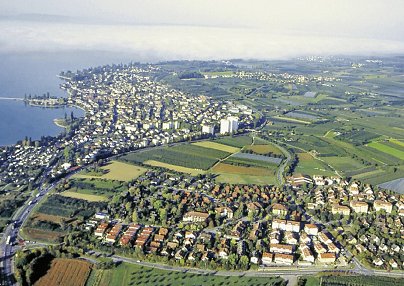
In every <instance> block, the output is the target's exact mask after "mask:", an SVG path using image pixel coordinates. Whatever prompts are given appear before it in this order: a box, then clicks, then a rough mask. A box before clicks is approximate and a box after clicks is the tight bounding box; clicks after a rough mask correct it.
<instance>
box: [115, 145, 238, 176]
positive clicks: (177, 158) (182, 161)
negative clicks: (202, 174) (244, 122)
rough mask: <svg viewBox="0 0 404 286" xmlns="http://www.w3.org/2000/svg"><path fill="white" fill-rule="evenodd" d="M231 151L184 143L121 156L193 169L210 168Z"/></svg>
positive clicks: (132, 159)
mask: <svg viewBox="0 0 404 286" xmlns="http://www.w3.org/2000/svg"><path fill="white" fill-rule="evenodd" d="M230 154H231V153H228V152H224V151H221V150H216V149H211V148H205V147H200V146H196V145H192V144H182V145H178V146H174V147H164V148H153V149H151V150H147V151H143V152H135V153H131V154H129V155H126V156H123V157H121V160H124V161H128V162H136V163H144V162H146V161H149V160H153V161H157V162H162V163H167V164H170V165H177V166H182V167H186V168H191V169H199V170H208V169H209V168H210V167H212V166H213V165H214V164H215V163H216V162H217V161H219V160H220V159H222V158H224V157H226V156H228V155H230Z"/></svg>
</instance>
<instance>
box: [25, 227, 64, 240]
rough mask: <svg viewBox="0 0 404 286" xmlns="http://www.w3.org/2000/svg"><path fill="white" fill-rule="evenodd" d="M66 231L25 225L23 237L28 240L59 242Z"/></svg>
mask: <svg viewBox="0 0 404 286" xmlns="http://www.w3.org/2000/svg"><path fill="white" fill-rule="evenodd" d="M65 234H66V233H65V232H60V231H49V230H42V229H38V228H31V227H25V228H24V229H23V230H22V233H21V235H22V237H24V238H25V239H27V240H34V241H46V242H59V239H60V238H61V237H63V236H64V235H65Z"/></svg>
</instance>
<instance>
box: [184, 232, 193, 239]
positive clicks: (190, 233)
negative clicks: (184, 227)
mask: <svg viewBox="0 0 404 286" xmlns="http://www.w3.org/2000/svg"><path fill="white" fill-rule="evenodd" d="M185 238H190V239H193V240H195V239H196V235H195V234H194V233H193V232H192V231H186V232H185Z"/></svg>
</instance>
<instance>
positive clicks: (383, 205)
mask: <svg viewBox="0 0 404 286" xmlns="http://www.w3.org/2000/svg"><path fill="white" fill-rule="evenodd" d="M373 207H374V208H375V210H376V211H377V212H378V211H381V210H384V211H386V213H391V211H392V209H393V205H392V204H391V203H389V202H386V201H382V200H375V201H374V202H373Z"/></svg>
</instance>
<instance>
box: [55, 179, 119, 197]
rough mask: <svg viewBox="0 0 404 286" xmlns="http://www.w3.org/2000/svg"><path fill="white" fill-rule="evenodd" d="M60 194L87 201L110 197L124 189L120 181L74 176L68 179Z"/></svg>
mask: <svg viewBox="0 0 404 286" xmlns="http://www.w3.org/2000/svg"><path fill="white" fill-rule="evenodd" d="M65 190H66V191H67V192H63V193H62V195H64V196H66V197H74V198H79V199H84V200H88V201H103V200H105V199H111V198H112V197H113V196H114V195H115V194H116V193H119V192H122V191H125V190H126V187H125V183H124V182H122V181H111V180H104V179H98V177H97V179H94V178H92V177H91V178H87V177H86V178H81V177H75V178H73V179H70V180H69V187H68V188H66V189H65Z"/></svg>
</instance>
